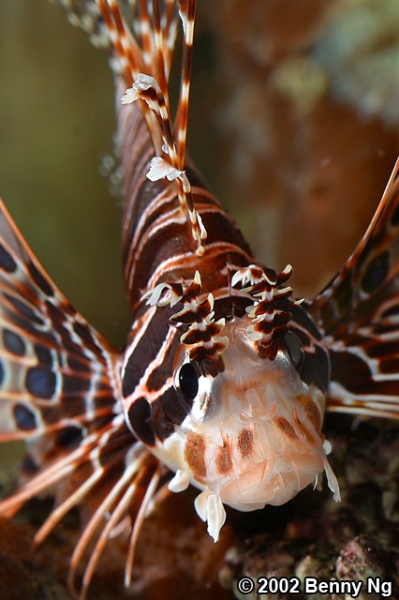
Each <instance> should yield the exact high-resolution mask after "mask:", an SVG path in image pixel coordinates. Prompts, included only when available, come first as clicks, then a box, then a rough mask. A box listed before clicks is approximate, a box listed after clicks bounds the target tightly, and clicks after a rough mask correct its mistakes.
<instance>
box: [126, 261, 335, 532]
mask: <svg viewBox="0 0 399 600" xmlns="http://www.w3.org/2000/svg"><path fill="white" fill-rule="evenodd" d="M290 273H291V268H290V267H287V268H286V269H285V270H284V271H283V272H282V273H280V274H279V275H276V274H275V272H274V271H271V270H265V269H261V268H260V267H257V266H254V265H251V266H250V267H248V268H246V269H241V270H239V271H238V272H237V273H236V274H235V275H234V277H233V278H232V281H231V284H232V286H235V285H237V284H241V285H242V286H245V285H246V284H247V283H250V286H249V287H244V289H243V290H242V291H243V292H244V294H247V295H248V299H251V303H250V304H249V305H248V306H247V308H246V312H245V314H244V315H242V316H234V317H232V318H231V319H229V320H227V321H225V319H219V320H218V321H216V320H215V316H214V310H213V309H214V300H213V297H212V295H211V294H209V295H208V296H207V297H205V298H204V299H202V297H201V279H200V276H199V274H198V273H197V274H196V276H195V278H194V280H193V282H192V283H191V284H190V285H189V286H188V287H184V286H183V285H180V284H178V285H177V284H169V283H167V284H161V285H160V286H158V287H157V288H155V289H154V290H153V291H152V292H150V293H148V294H147V295H146V297H147V299H148V301H149V302H150V303H153V304H157V306H158V307H159V306H162V305H165V304H166V303H170V304H174V303H177V302H180V303H182V304H183V309H182V310H181V311H180V312H178V313H177V314H175V315H173V317H172V321H174V322H175V323H176V324H177V325H178V326H179V327H182V326H183V325H185V329H186V331H185V333H184V334H183V335H182V336H181V338H180V340H181V343H180V345H179V347H178V349H177V352H176V355H175V363H174V372H173V386H174V388H175V390H174V391H175V394H176V396H177V397H179V398H180V399H181V400H182V402H184V404H185V406H186V413H185V415H184V418H183V419H182V420H181V422H180V423H178V424H176V425H175V426H174V428H173V432H171V434H170V435H168V436H167V437H166V438H165V439H163V440H159V441H158V442H157V443H156V445H155V447H154V449H153V451H154V453H155V454H156V455H157V456H158V457H159V458H161V460H162V461H163V462H164V463H165V464H166V465H168V466H169V467H170V468H171V469H172V470H174V471H176V475H175V477H174V479H173V480H172V481H171V483H170V489H172V490H173V491H181V490H182V489H184V488H185V487H187V485H188V484H189V483H193V484H194V485H195V486H197V487H198V488H200V489H201V490H202V493H201V494H200V495H199V496H198V497H197V499H196V510H197V512H198V514H199V516H200V517H201V518H202V519H203V520H205V521H208V531H209V533H210V534H211V535H212V536H213V537H214V539H215V540H216V539H218V535H219V530H220V528H221V526H222V525H223V523H224V519H225V511H224V508H223V504H228V505H229V506H231V507H233V508H236V509H238V510H240V511H251V510H255V509H259V508H263V507H264V506H265V504H272V505H280V504H284V503H285V502H287V501H288V500H290V499H291V498H293V497H294V496H295V495H296V494H297V493H298V492H299V491H300V490H302V489H303V488H305V487H306V486H307V485H308V484H310V483H316V482H317V478H318V476H319V475H320V474H321V473H322V472H323V471H324V470H325V471H326V473H327V477H328V483H329V487H330V488H331V490H332V491H333V492H334V498H335V499H338V498H339V489H338V483H337V481H336V478H335V476H334V474H333V472H332V470H331V467H330V465H329V463H328V460H327V457H326V453H327V452H328V443H327V442H326V441H325V439H324V436H323V434H322V432H321V427H322V422H323V417H324V410H325V393H324V391H323V390H321V389H320V388H319V387H318V386H317V385H315V384H314V383H306V382H305V381H303V380H302V378H301V376H300V373H299V371H300V365H301V362H302V361H303V359H304V351H303V347H302V344H301V343H300V341H299V339H298V338H297V337H296V336H295V335H294V334H293V333H291V332H290V330H289V322H290V318H291V313H290V308H292V307H294V306H296V305H297V304H298V303H295V302H294V301H292V300H291V299H290V298H289V296H290V295H291V288H289V287H283V285H282V284H283V283H284V282H285V281H286V280H287V279H288V277H289V275H290ZM165 290H166V294H164V292H165ZM188 324H189V326H188V328H187V325H188ZM166 412H167V411H166ZM166 412H164V413H159V412H158V414H157V418H168V417H167V414H166ZM132 425H133V427H134V424H132ZM158 426H159V423H158Z"/></svg>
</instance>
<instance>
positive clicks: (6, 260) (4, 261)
mask: <svg viewBox="0 0 399 600" xmlns="http://www.w3.org/2000/svg"><path fill="white" fill-rule="evenodd" d="M0 268H2V269H3V270H4V271H7V273H14V271H15V270H16V268H17V263H16V262H15V260H14V259H13V257H12V256H11V254H10V253H9V252H7V250H6V249H5V248H4V246H3V245H2V244H0Z"/></svg>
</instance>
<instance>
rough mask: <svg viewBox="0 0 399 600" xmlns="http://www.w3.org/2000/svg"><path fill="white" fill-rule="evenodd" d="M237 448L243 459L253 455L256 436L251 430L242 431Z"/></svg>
mask: <svg viewBox="0 0 399 600" xmlns="http://www.w3.org/2000/svg"><path fill="white" fill-rule="evenodd" d="M237 446H238V449H239V451H240V452H241V456H242V457H243V458H248V456H250V455H251V454H252V449H253V447H254V434H253V433H252V431H251V430H250V429H242V430H241V431H240V433H239V435H238V441H237Z"/></svg>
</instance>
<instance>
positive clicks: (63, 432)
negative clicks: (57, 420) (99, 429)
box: [56, 425, 83, 450]
mask: <svg viewBox="0 0 399 600" xmlns="http://www.w3.org/2000/svg"><path fill="white" fill-rule="evenodd" d="M82 439H83V430H82V429H81V428H80V427H76V426H75V425H71V426H69V427H65V428H64V429H60V430H59V431H57V433H56V444H57V446H61V448H64V449H65V450H74V449H75V448H77V447H78V446H79V444H80V442H81V441H82Z"/></svg>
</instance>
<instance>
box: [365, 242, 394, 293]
mask: <svg viewBox="0 0 399 600" xmlns="http://www.w3.org/2000/svg"><path fill="white" fill-rule="evenodd" d="M388 272H389V253H388V252H383V253H382V254H380V255H379V256H376V257H375V258H374V259H373V260H372V261H371V263H370V265H369V266H368V268H367V271H366V273H365V275H364V277H363V279H362V283H361V287H362V290H364V291H365V292H366V293H368V294H371V293H372V292H375V291H376V290H377V289H378V288H379V287H380V286H381V285H382V284H383V283H384V281H385V279H386V277H387V275H388Z"/></svg>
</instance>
